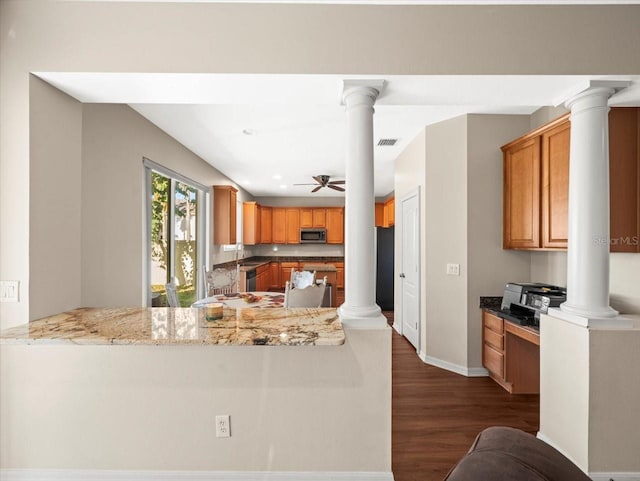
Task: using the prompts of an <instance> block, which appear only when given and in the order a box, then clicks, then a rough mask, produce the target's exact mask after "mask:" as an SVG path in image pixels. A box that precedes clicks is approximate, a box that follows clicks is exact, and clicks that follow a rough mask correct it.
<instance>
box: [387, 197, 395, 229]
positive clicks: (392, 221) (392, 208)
mask: <svg viewBox="0 0 640 481" xmlns="http://www.w3.org/2000/svg"><path fill="white" fill-rule="evenodd" d="M387 204H388V205H389V207H388V209H389V214H388V216H389V227H391V226H393V225H395V224H396V200H395V199H389V200H388V201H387Z"/></svg>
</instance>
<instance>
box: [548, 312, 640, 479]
mask: <svg viewBox="0 0 640 481" xmlns="http://www.w3.org/2000/svg"><path fill="white" fill-rule="evenodd" d="M638 325H639V324H638V317H637V316H636V320H635V326H636V327H635V328H633V329H617V330H609V329H602V328H585V327H582V326H578V325H575V324H572V323H570V322H567V321H564V320H562V319H558V318H555V317H551V316H543V318H542V320H541V329H540V335H541V337H540V436H541V437H542V438H543V439H544V440H546V441H548V442H550V443H551V444H552V445H554V446H555V447H556V448H558V449H559V450H561V451H562V452H563V453H564V454H565V455H567V456H568V457H570V458H571V459H572V460H573V461H574V462H575V463H576V464H577V465H578V466H580V468H581V469H583V470H584V471H586V472H588V473H590V474H593V473H609V475H608V476H607V477H610V478H614V479H618V476H616V475H615V473H625V472H626V473H638V472H640V458H638V446H640V432H639V431H638V425H639V424H640V415H639V414H638V409H637V406H638V404H639V403H640V383H638V382H637V371H638V364H639V363H640V329H638V327H637V326H638ZM599 478H601V479H606V478H605V477H604V475H600V476H599Z"/></svg>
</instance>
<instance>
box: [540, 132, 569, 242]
mask: <svg viewBox="0 0 640 481" xmlns="http://www.w3.org/2000/svg"><path fill="white" fill-rule="evenodd" d="M570 136H571V124H570V123H569V122H568V121H567V122H563V123H562V124H560V125H558V126H557V127H554V128H553V129H551V130H549V131H547V132H544V133H543V134H542V218H541V222H542V224H541V225H542V239H541V240H542V247H543V248H565V249H566V247H567V238H568V233H569V139H570Z"/></svg>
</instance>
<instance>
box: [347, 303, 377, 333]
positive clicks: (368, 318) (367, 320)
mask: <svg viewBox="0 0 640 481" xmlns="http://www.w3.org/2000/svg"><path fill="white" fill-rule="evenodd" d="M338 316H340V322H341V323H342V326H343V327H346V328H349V329H383V328H388V327H389V325H388V323H387V318H386V317H384V315H383V314H382V310H381V309H380V307H379V306H377V305H375V304H374V305H373V306H366V307H352V306H347V305H346V304H342V305H341V306H340V307H339V308H338Z"/></svg>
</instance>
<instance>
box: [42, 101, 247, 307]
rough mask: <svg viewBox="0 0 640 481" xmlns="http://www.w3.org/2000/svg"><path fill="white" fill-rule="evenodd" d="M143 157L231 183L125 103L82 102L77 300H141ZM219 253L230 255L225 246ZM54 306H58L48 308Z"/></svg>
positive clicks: (211, 181)
mask: <svg viewBox="0 0 640 481" xmlns="http://www.w3.org/2000/svg"><path fill="white" fill-rule="evenodd" d="M144 157H146V158H148V159H150V160H152V161H154V162H156V163H157V164H160V165H162V166H164V167H167V168H169V169H171V170H174V171H176V172H179V173H180V174H182V175H184V176H185V177H187V178H189V179H192V180H195V181H196V182H199V183H201V184H203V185H206V186H210V185H216V184H232V185H235V184H233V182H231V181H230V180H229V179H228V178H227V177H225V176H224V175H222V174H221V173H220V172H219V171H217V170H216V169H214V168H213V167H211V165H209V164H208V163H206V162H205V161H204V160H202V159H201V158H200V157H198V156H196V155H195V154H193V153H192V152H191V151H189V150H188V149H186V148H185V147H184V146H182V145H181V144H179V143H178V142H176V141H175V140H174V139H173V138H171V137H169V136H168V135H167V134H165V133H164V132H163V131H162V130H160V129H159V128H158V127H156V126H155V125H153V124H152V123H150V122H149V121H148V120H146V119H145V118H144V117H142V116H141V115H140V114H138V113H137V112H135V111H134V110H133V109H131V108H129V107H128V106H125V105H109V104H106V105H105V104H85V105H84V106H83V123H82V205H83V207H82V305H84V306H92V307H111V306H140V305H144V304H145V303H146V295H147V293H146V291H145V289H144V288H143V285H144V283H143V275H144V272H145V259H144V254H145V252H144V248H145V232H144V226H145V224H146V221H145V216H144V202H143V198H144V191H145V186H144V168H143V165H142V159H143V158H144ZM236 187H237V185H236ZM238 198H239V199H240V200H243V198H245V199H246V198H247V197H246V193H245V192H244V191H243V190H240V191H239V192H238ZM211 238H213V237H211ZM213 248H218V246H213ZM227 254H228V255H229V256H230V257H231V258H232V257H233V253H227ZM212 262H213V261H212ZM76 307H77V306H76ZM55 312H59V311H50V312H49V314H53V313H55Z"/></svg>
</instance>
